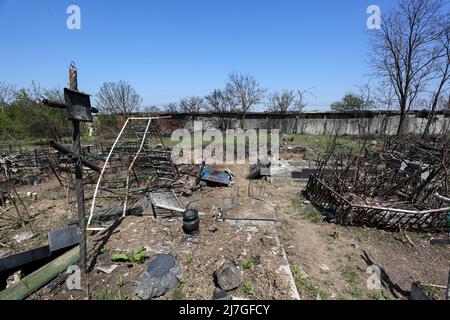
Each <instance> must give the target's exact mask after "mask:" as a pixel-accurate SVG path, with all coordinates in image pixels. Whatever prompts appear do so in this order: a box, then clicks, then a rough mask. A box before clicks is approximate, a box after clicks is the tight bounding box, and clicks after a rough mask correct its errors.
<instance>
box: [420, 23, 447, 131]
mask: <svg viewBox="0 0 450 320" xmlns="http://www.w3.org/2000/svg"><path fill="white" fill-rule="evenodd" d="M448 16H449V15H447V17H446V18H447V19H445V20H444V21H443V24H442V25H441V26H442V30H443V32H442V37H441V38H440V40H439V41H438V42H437V46H438V47H437V50H438V52H440V55H439V58H438V59H436V61H435V64H434V72H435V74H436V80H437V87H436V89H435V90H434V92H433V93H432V95H431V103H430V108H429V114H428V120H427V124H426V126H425V130H424V133H423V138H427V137H428V135H429V134H430V127H431V124H432V123H433V120H434V116H435V113H436V108H437V107H438V104H439V102H440V101H441V100H442V99H441V96H442V95H443V94H445V93H446V92H448V91H449V89H450V88H449V86H448V82H449V79H450V32H449V27H448V25H449V23H450V21H449V19H448Z"/></svg>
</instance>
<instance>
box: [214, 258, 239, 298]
mask: <svg viewBox="0 0 450 320" xmlns="http://www.w3.org/2000/svg"><path fill="white" fill-rule="evenodd" d="M242 276H243V272H242V270H241V268H240V267H239V266H237V265H236V264H235V263H233V262H232V261H230V260H228V259H227V260H225V261H224V262H223V263H222V265H221V266H220V268H219V270H217V271H216V281H217V284H218V285H219V287H220V288H221V289H222V290H224V291H230V290H233V289H236V288H238V287H239V286H240V285H241V282H242Z"/></svg>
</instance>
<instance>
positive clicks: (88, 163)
mask: <svg viewBox="0 0 450 320" xmlns="http://www.w3.org/2000/svg"><path fill="white" fill-rule="evenodd" d="M50 147H52V148H54V149H55V150H57V151H59V152H61V153H62V154H65V155H68V156H71V157H72V158H73V159H74V160H75V161H77V160H78V156H77V155H76V154H75V153H73V152H72V151H70V150H69V149H68V148H66V147H65V146H63V145H62V144H60V143H58V142H56V141H53V140H52V141H50ZM81 163H83V165H85V166H86V167H88V168H89V169H92V170H94V171H96V172H100V171H101V170H102V169H101V168H100V167H99V166H97V165H96V164H95V163H93V162H91V161H89V160H87V159H86V158H83V157H81Z"/></svg>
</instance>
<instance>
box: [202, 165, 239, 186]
mask: <svg viewBox="0 0 450 320" xmlns="http://www.w3.org/2000/svg"><path fill="white" fill-rule="evenodd" d="M200 180H202V181H206V182H212V183H217V184H221V185H225V186H229V185H230V184H231V182H232V180H231V177H230V174H229V173H228V172H225V171H216V170H214V169H212V168H209V167H203V170H202V172H201V173H200Z"/></svg>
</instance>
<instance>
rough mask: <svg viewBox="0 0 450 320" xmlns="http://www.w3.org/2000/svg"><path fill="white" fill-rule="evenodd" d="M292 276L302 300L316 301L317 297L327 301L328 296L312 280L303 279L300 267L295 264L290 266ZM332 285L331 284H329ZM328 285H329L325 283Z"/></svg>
mask: <svg viewBox="0 0 450 320" xmlns="http://www.w3.org/2000/svg"><path fill="white" fill-rule="evenodd" d="M291 272H292V276H293V277H294V282H295V286H296V287H297V290H298V292H299V294H300V296H301V297H302V298H303V299H311V300H316V299H317V297H318V296H319V297H320V298H321V299H328V298H329V295H328V294H327V293H326V292H325V291H323V290H322V289H320V287H319V286H318V285H317V284H316V283H315V281H314V280H312V279H310V278H306V277H303V276H302V275H301V272H300V267H299V266H298V265H296V264H294V265H292V266H291ZM331 284H332V283H331ZM327 285H329V283H327Z"/></svg>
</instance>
